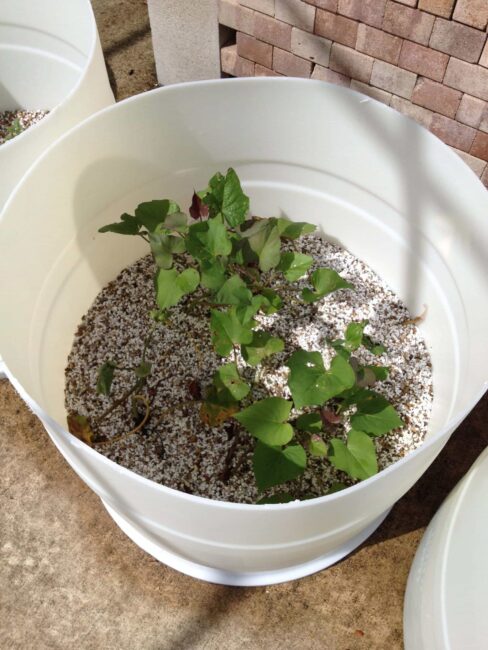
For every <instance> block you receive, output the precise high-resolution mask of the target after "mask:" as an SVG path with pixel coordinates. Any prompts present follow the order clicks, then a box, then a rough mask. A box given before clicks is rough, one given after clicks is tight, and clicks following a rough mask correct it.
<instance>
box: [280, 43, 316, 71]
mask: <svg viewBox="0 0 488 650" xmlns="http://www.w3.org/2000/svg"><path fill="white" fill-rule="evenodd" d="M273 70H276V72H281V74H284V75H286V76H287V77H310V73H311V72H312V64H311V62H310V61H305V59H300V58H299V57H298V56H295V55H294V54H291V53H290V52H286V51H285V50H280V49H279V48H278V47H275V48H274V52H273Z"/></svg>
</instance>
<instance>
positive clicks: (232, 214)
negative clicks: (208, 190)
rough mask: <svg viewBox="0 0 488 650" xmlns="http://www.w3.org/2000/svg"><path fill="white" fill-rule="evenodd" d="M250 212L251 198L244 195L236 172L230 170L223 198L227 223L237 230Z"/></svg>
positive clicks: (223, 208) (223, 209) (223, 210)
mask: <svg viewBox="0 0 488 650" xmlns="http://www.w3.org/2000/svg"><path fill="white" fill-rule="evenodd" d="M248 212H249V197H248V196H246V195H245V194H244V192H243V191H242V187H241V182H240V180H239V177H238V176H237V174H236V173H235V171H234V170H233V169H232V168H230V169H229V170H228V171H227V174H226V176H225V184H224V191H223V196H222V214H223V215H224V217H225V220H226V221H227V223H228V224H229V225H230V226H232V228H235V227H236V226H238V225H239V224H241V223H243V222H244V221H245V219H246V215H247V213H248Z"/></svg>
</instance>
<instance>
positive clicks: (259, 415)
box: [234, 397, 293, 445]
mask: <svg viewBox="0 0 488 650" xmlns="http://www.w3.org/2000/svg"><path fill="white" fill-rule="evenodd" d="M291 407H292V402H290V401H289V400H286V399H283V398H282V397H267V398H266V399H262V400H260V401H259V402H254V404H251V406H248V407H247V408H245V409H244V410H242V411H239V413H236V415H235V416H234V417H235V418H236V420H238V421H239V422H240V423H241V424H242V425H243V426H244V427H245V428H246V429H247V430H248V431H249V433H251V434H252V435H253V436H255V437H256V438H257V439H258V440H261V442H264V443H265V444H266V445H286V443H287V442H290V440H291V439H292V438H293V427H292V426H291V424H289V423H288V422H287V420H288V418H289V417H290V411H291Z"/></svg>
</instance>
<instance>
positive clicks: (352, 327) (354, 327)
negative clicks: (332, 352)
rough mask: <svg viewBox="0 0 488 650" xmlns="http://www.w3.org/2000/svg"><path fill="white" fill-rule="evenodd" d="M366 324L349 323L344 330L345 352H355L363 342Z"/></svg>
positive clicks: (364, 322) (365, 322)
mask: <svg viewBox="0 0 488 650" xmlns="http://www.w3.org/2000/svg"><path fill="white" fill-rule="evenodd" d="M367 324H368V321H367V320H362V321H360V322H359V323H349V325H348V326H347V328H346V334H345V337H346V339H345V342H344V346H345V347H346V349H347V350H349V351H353V350H357V349H358V348H359V346H360V345H361V343H362V342H363V333H364V328H365V327H366V325H367Z"/></svg>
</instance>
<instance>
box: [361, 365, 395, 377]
mask: <svg viewBox="0 0 488 650" xmlns="http://www.w3.org/2000/svg"><path fill="white" fill-rule="evenodd" d="M364 368H365V369H366V370H371V372H372V373H373V374H374V376H375V377H376V381H385V379H388V375H389V372H390V368H389V367H388V366H364Z"/></svg>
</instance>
